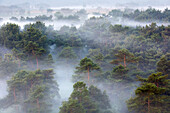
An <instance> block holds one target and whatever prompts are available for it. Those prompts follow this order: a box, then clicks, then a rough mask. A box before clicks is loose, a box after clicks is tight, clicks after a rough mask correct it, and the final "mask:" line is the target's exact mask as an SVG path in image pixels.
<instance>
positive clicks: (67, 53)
mask: <svg viewBox="0 0 170 113" xmlns="http://www.w3.org/2000/svg"><path fill="white" fill-rule="evenodd" d="M59 57H60V58H65V59H76V58H77V56H76V54H75V52H74V51H73V49H72V48H71V47H65V48H63V49H62V51H61V52H60V54H59Z"/></svg>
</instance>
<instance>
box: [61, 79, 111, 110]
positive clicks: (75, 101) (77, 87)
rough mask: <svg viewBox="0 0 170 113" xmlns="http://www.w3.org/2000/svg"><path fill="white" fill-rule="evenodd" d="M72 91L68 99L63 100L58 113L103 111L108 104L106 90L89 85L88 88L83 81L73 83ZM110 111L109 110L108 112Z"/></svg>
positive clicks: (106, 108) (108, 106)
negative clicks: (102, 90)
mask: <svg viewBox="0 0 170 113" xmlns="http://www.w3.org/2000/svg"><path fill="white" fill-rule="evenodd" d="M73 88H74V90H73V92H72V94H71V96H70V98H69V100H68V101H65V102H63V104H62V107H60V112H59V113H70V112H71V113H105V112H106V111H107V112H109V110H108V109H109V108H110V104H109V100H108V96H107V95H106V92H103V93H102V92H101V91H100V90H99V89H98V88H96V87H94V86H91V87H90V88H89V90H88V89H87V87H86V84H85V83H83V82H77V83H75V84H74V85H73ZM110 113H111V112H110Z"/></svg>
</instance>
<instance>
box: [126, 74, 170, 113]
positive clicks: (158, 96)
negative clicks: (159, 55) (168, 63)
mask: <svg viewBox="0 0 170 113" xmlns="http://www.w3.org/2000/svg"><path fill="white" fill-rule="evenodd" d="M138 80H139V81H141V82H142V83H141V85H140V86H139V87H138V88H137V89H136V90H135V94H136V96H135V97H134V98H130V99H129V100H128V101H127V105H128V109H129V111H134V112H142V113H144V112H150V113H161V112H164V113H168V111H169V110H168V109H169V105H168V103H169V102H168V100H166V99H168V98H169V95H167V94H166V93H165V92H166V90H169V87H167V85H168V84H169V83H168V82H169V80H168V79H167V75H164V76H162V73H156V74H155V73H153V74H151V75H150V76H149V77H148V78H142V77H140V76H138Z"/></svg>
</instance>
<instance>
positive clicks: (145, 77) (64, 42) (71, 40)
mask: <svg viewBox="0 0 170 113" xmlns="http://www.w3.org/2000/svg"><path fill="white" fill-rule="evenodd" d="M79 13H80V14H81V13H83V14H85V12H84V10H81V12H77V14H79ZM79 16H81V15H79ZM109 16H112V18H114V16H116V17H118V16H120V17H123V18H128V19H134V21H145V22H146V21H147V22H151V23H150V24H149V25H145V26H136V27H132V26H125V25H121V24H115V25H113V24H112V22H111V21H110V19H112V18H109V19H108V17H109ZM55 18H56V20H55V21H58V20H61V19H64V20H67V19H71V20H74V21H79V17H78V16H76V15H69V16H63V15H62V14H61V13H60V12H56V13H55ZM11 19H13V20H17V21H18V19H17V18H16V17H11ZM22 19H23V21H25V20H28V21H36V22H33V23H30V24H26V25H25V26H24V28H23V29H21V27H20V26H19V25H17V24H15V23H6V24H4V25H2V26H1V28H0V80H1V79H5V80H7V89H8V90H7V95H6V96H5V97H4V98H0V113H1V112H2V113H12V112H14V113H168V112H169V111H170V97H169V96H170V80H169V79H170V49H169V48H170V44H169V43H170V25H167V26H166V25H160V26H159V25H157V23H155V20H156V21H165V22H170V10H169V9H165V10H164V11H163V12H161V11H159V10H155V9H152V8H150V9H147V10H146V11H139V10H138V9H137V10H135V11H134V12H131V13H127V12H126V13H125V11H124V12H122V11H120V10H112V11H110V12H109V13H108V14H107V15H103V16H101V17H92V18H90V19H87V20H85V22H84V23H83V24H82V25H81V26H80V27H79V28H78V27H76V26H63V27H61V28H60V29H59V30H55V29H54V28H53V26H46V25H45V23H44V22H42V21H43V19H44V20H46V19H47V20H48V19H49V20H50V21H52V16H46V15H44V16H36V17H34V18H33V17H27V18H24V17H23V18H22ZM39 19H40V20H39ZM64 74H65V75H64ZM68 74H69V75H70V74H71V77H68ZM60 77H64V79H62V81H60ZM68 79H69V80H70V82H71V84H68V83H67V80H68ZM69 80H68V81H69ZM58 82H59V83H58ZM60 82H61V83H62V84H65V86H66V87H69V88H70V87H71V88H72V90H71V91H70V89H68V90H67V88H66V90H65V89H64V88H65V87H62V84H60ZM62 90H64V91H65V93H67V91H70V92H68V93H67V95H69V97H68V98H67V97H63V96H64V93H62V94H61V93H60V91H62Z"/></svg>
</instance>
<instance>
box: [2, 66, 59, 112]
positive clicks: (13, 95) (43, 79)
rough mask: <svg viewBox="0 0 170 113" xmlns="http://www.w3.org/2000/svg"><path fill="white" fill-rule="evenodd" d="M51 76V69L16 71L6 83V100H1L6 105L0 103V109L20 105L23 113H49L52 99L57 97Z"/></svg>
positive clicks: (55, 85) (55, 86) (56, 89)
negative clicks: (7, 89)
mask: <svg viewBox="0 0 170 113" xmlns="http://www.w3.org/2000/svg"><path fill="white" fill-rule="evenodd" d="M53 75H54V73H53V70H52V69H49V70H36V71H32V72H31V71H24V70H21V71H18V72H17V73H16V74H15V75H14V76H13V77H12V78H11V80H9V81H8V82H7V83H8V88H9V91H8V95H7V98H5V99H4V100H3V101H4V102H5V103H6V104H3V103H1V105H2V106H1V108H2V107H4V108H7V107H10V106H12V105H20V106H21V108H22V109H24V111H25V112H30V113H36V112H40V113H46V112H50V111H51V106H52V103H53V102H54V101H55V100H54V97H56V96H58V95H59V94H58V85H57V83H56V82H55V81H54V80H53V79H54V77H53ZM3 101H2V102H3ZM0 102H1V101H0ZM8 105H9V106H8Z"/></svg>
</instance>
